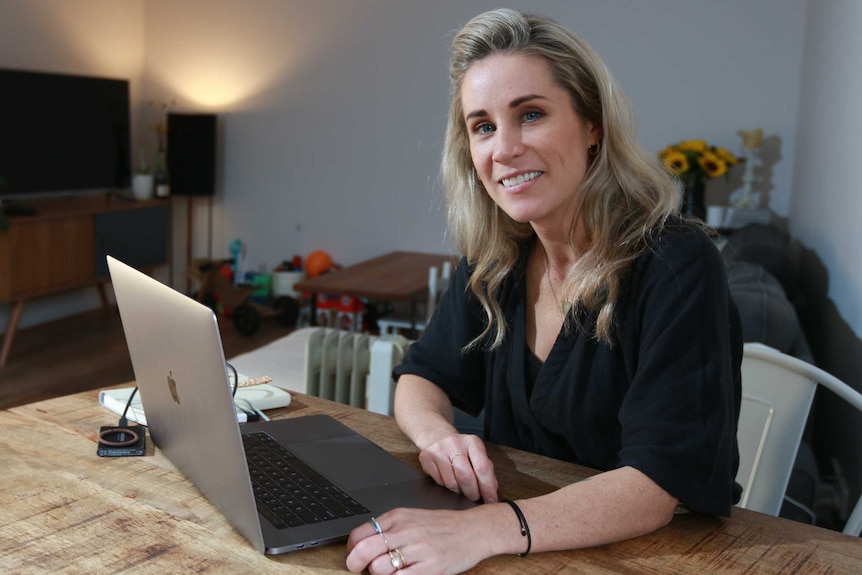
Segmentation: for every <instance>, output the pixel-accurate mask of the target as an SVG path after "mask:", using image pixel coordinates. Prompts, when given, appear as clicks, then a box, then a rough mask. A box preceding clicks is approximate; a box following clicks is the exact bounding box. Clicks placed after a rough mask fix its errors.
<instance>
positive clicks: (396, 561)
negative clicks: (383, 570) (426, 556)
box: [389, 549, 407, 570]
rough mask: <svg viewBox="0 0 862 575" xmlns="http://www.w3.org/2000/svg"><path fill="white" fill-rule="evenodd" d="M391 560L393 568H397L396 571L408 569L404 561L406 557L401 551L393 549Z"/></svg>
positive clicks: (390, 554)
mask: <svg viewBox="0 0 862 575" xmlns="http://www.w3.org/2000/svg"><path fill="white" fill-rule="evenodd" d="M389 560H390V561H391V562H392V566H393V567H395V569H396V570H399V569H404V568H405V567H407V561H405V560H404V555H403V554H402V553H401V550H400V549H393V550H392V551H390V552H389Z"/></svg>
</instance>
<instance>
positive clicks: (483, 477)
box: [419, 434, 498, 503]
mask: <svg viewBox="0 0 862 575" xmlns="http://www.w3.org/2000/svg"><path fill="white" fill-rule="evenodd" d="M419 463H420V464H421V465H422V469H423V470H424V471H425V473H427V474H428V475H430V476H431V478H432V479H433V480H434V481H436V482H437V484H438V485H442V486H443V487H445V488H446V489H448V490H450V491H454V492H455V493H463V494H464V496H465V497H466V498H467V499H469V500H470V501H479V500H480V499H481V500H482V501H484V502H485V503H496V502H497V487H498V484H497V476H496V475H495V474H494V464H493V463H491V460H490V459H489V458H488V453H487V452H486V451H485V444H484V442H482V440H481V439H480V438H479V437H477V436H475V435H461V434H450V435H446V436H444V437H442V438H441V439H438V440H436V441H434V442H433V443H430V444H429V445H428V446H427V447H425V448H424V449H422V451H421V452H420V453H419Z"/></svg>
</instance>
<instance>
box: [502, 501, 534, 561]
mask: <svg viewBox="0 0 862 575" xmlns="http://www.w3.org/2000/svg"><path fill="white" fill-rule="evenodd" d="M502 501H503V503H508V504H509V506H510V507H511V508H512V511H514V512H515V515H517V516H518V523H520V524H521V535H522V536H523V537H526V538H527V550H526V551H524V552H523V553H518V557H526V556H527V553H529V552H530V548H532V547H533V538H532V536H530V526H529V525H527V518H526V517H524V514H523V513H522V512H521V508H520V507H518V505H517V504H516V503H515V502H514V501H512V500H511V499H503V500H502Z"/></svg>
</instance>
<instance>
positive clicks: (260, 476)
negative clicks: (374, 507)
mask: <svg viewBox="0 0 862 575" xmlns="http://www.w3.org/2000/svg"><path fill="white" fill-rule="evenodd" d="M242 439H243V444H244V447H245V457H246V460H247V461H248V471H249V474H250V475H251V485H252V488H253V489H254V498H255V500H256V501H257V510H258V512H259V513H260V514H261V515H263V516H264V517H266V518H267V519H268V520H269V522H270V523H272V524H273V525H275V526H276V527H277V528H279V529H286V528H288V527H298V526H300V525H308V524H310V523H318V522H320V521H329V520H331V519H338V518H339V517H351V516H353V515H360V514H363V513H368V512H369V511H368V509H366V508H365V507H363V506H362V505H361V504H360V503H359V502H357V501H356V500H355V499H353V498H352V497H351V496H349V495H348V494H346V493H345V492H344V491H342V490H341V489H339V488H338V487H336V486H335V485H333V484H332V482H331V481H329V480H328V479H326V478H325V477H323V476H322V475H320V474H319V473H318V472H317V471H315V470H314V469H312V468H311V467H310V466H309V465H308V464H306V463H305V462H303V461H302V460H300V459H299V458H297V457H296V456H295V455H293V454H292V453H291V452H290V451H288V450H287V449H285V448H284V447H283V446H282V445H279V444H278V443H277V442H276V441H275V440H274V439H273V438H272V437H270V436H269V435H268V434H266V433H263V432H258V433H249V434H246V435H243V436H242Z"/></svg>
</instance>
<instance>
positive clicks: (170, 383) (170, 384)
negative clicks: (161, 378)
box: [168, 371, 180, 405]
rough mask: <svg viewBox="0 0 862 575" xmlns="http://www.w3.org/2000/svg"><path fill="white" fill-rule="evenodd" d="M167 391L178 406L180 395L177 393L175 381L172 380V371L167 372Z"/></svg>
mask: <svg viewBox="0 0 862 575" xmlns="http://www.w3.org/2000/svg"><path fill="white" fill-rule="evenodd" d="M168 389H170V390H171V397H173V398H174V402H175V403H176V404H177V405H179V404H180V394H179V393H177V381H176V380H175V379H174V373H173V372H172V371H169V372H168Z"/></svg>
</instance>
